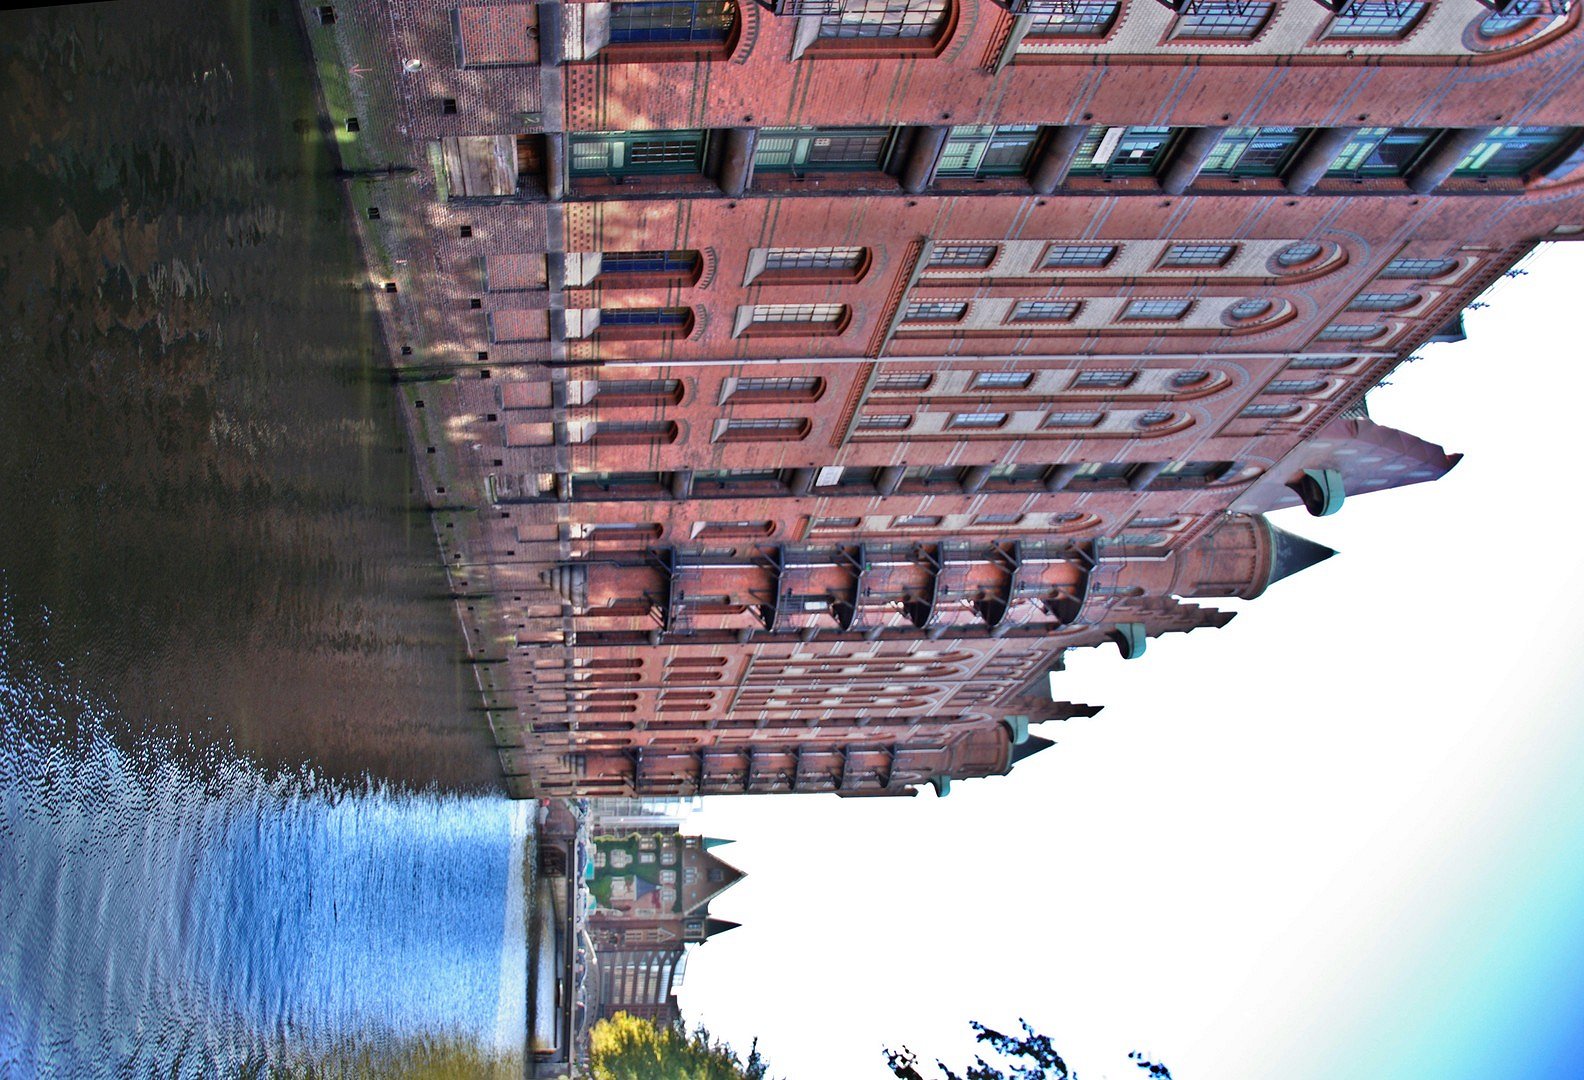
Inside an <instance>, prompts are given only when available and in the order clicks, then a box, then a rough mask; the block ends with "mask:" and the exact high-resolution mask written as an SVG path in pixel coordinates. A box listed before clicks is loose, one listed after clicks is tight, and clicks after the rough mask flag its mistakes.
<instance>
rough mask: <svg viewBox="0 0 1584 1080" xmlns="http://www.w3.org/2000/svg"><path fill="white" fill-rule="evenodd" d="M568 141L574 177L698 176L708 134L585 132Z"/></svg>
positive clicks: (684, 132)
mask: <svg viewBox="0 0 1584 1080" xmlns="http://www.w3.org/2000/svg"><path fill="white" fill-rule="evenodd" d="M569 138H570V139H571V142H572V151H571V169H572V175H573V176H606V177H609V178H611V179H618V180H619V179H622V178H623V177H628V176H666V175H678V174H685V173H696V172H698V171H699V168H700V166H701V165H702V164H703V161H704V143H705V133H704V132H703V131H699V130H685V131H586V132H577V133H574V134H572V135H571V136H569Z"/></svg>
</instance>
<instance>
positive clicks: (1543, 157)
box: [1452, 124, 1578, 179]
mask: <svg viewBox="0 0 1584 1080" xmlns="http://www.w3.org/2000/svg"><path fill="white" fill-rule="evenodd" d="M1577 131H1578V129H1577V128H1574V127H1567V126H1564V125H1560V124H1549V125H1542V126H1533V127H1522V126H1518V127H1499V128H1497V129H1496V130H1495V131H1493V132H1492V133H1491V134H1490V135H1489V136H1487V137H1486V138H1484V139H1482V140H1480V142H1479V143H1477V144H1476V145H1475V147H1474V148H1473V149H1472V150H1470V151H1469V152H1468V153H1467V154H1466V155H1465V156H1464V158H1463V160H1462V161H1460V162H1458V165H1457V167H1456V168H1455V169H1453V170H1452V175H1453V177H1456V178H1460V179H1475V178H1477V179H1484V178H1488V177H1497V176H1513V177H1519V176H1527V175H1528V174H1529V173H1532V172H1534V171H1535V170H1536V169H1537V168H1539V167H1540V165H1542V164H1543V163H1544V162H1546V161H1548V160H1550V159H1551V158H1553V157H1554V156H1556V155H1557V154H1558V153H1560V152H1561V151H1562V150H1563V149H1564V148H1565V147H1566V146H1568V144H1569V143H1570V142H1571V141H1572V139H1573V137H1574V135H1575V134H1576V133H1577ZM1537 132H1543V133H1545V134H1544V135H1543V136H1542V135H1539V134H1535V133H1537ZM1504 133H1507V134H1504ZM1510 146H1517V147H1521V148H1523V149H1524V150H1525V151H1526V153H1525V154H1524V156H1523V157H1522V158H1521V159H1520V160H1518V161H1508V160H1506V159H1505V151H1506V150H1507V148H1508V147H1510ZM1482 154H1483V155H1484V156H1483V157H1481V155H1482ZM1492 160H1495V161H1496V162H1497V164H1496V165H1495V166H1494V167H1492V166H1491V165H1490V162H1491V161H1492Z"/></svg>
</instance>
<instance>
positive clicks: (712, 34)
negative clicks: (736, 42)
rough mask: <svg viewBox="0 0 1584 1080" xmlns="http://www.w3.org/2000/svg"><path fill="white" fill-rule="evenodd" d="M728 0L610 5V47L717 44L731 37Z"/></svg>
mask: <svg viewBox="0 0 1584 1080" xmlns="http://www.w3.org/2000/svg"><path fill="white" fill-rule="evenodd" d="M736 23H737V6H736V5H735V4H733V3H731V2H730V0H697V2H688V0H659V2H652V0H641V2H637V3H618V4H611V5H610V43H611V44H612V45H692V44H706V45H718V44H721V43H723V42H725V41H726V40H727V38H729V37H730V36H731V32H732V28H733V27H734V26H735V25H736Z"/></svg>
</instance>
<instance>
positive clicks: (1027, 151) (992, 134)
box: [936, 124, 1039, 176]
mask: <svg viewBox="0 0 1584 1080" xmlns="http://www.w3.org/2000/svg"><path fill="white" fill-rule="evenodd" d="M1038 139H1039V127H1038V125H1035V124H1010V125H1008V124H1002V125H1000V126H996V125H993V124H958V125H957V126H955V127H953V128H952V129H951V134H949V135H948V136H947V137H946V148H945V149H944V150H943V151H942V152H941V159H940V167H939V168H938V169H936V175H938V176H1021V175H1023V172H1024V170H1025V169H1027V168H1028V163H1029V158H1031V157H1032V156H1033V155H1034V144H1035V142H1036V141H1038Z"/></svg>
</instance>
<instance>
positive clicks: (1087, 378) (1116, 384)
mask: <svg viewBox="0 0 1584 1080" xmlns="http://www.w3.org/2000/svg"><path fill="white" fill-rule="evenodd" d="M1133 378H1134V375H1133V372H1131V371H1118V370H1116V369H1114V368H1096V369H1094V370H1092V371H1080V372H1079V373H1078V377H1077V378H1075V379H1074V380H1073V381H1072V386H1073V389H1074V390H1098V389H1102V388H1104V389H1111V390H1120V389H1121V388H1123V387H1125V386H1131V385H1132V383H1133Z"/></svg>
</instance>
